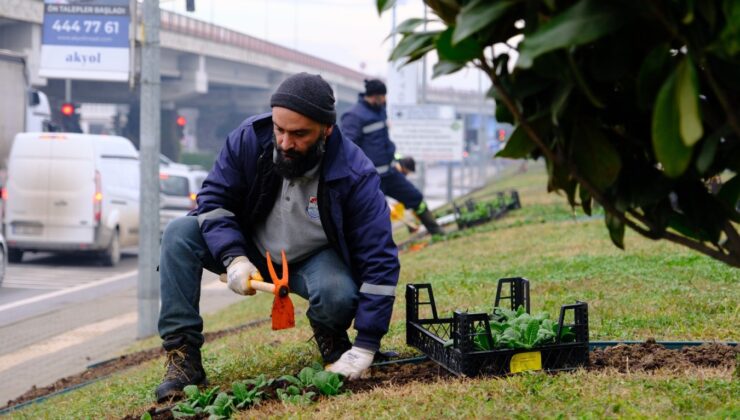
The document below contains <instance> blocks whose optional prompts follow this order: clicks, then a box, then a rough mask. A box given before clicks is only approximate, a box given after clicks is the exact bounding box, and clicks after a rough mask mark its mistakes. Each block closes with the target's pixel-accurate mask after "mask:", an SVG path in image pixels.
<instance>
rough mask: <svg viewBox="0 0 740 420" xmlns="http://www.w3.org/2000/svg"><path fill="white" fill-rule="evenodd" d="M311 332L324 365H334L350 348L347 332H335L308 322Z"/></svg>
mask: <svg viewBox="0 0 740 420" xmlns="http://www.w3.org/2000/svg"><path fill="white" fill-rule="evenodd" d="M309 323H310V324H311V329H312V330H313V338H314V339H315V340H316V344H317V345H318V346H319V353H321V357H322V358H323V359H324V363H334V362H336V361H337V360H339V358H340V357H342V354H344V352H345V351H347V350H349V349H351V348H352V343H351V342H350V341H349V336H348V335H347V331H340V332H335V331H331V330H329V329H328V328H325V327H324V326H322V325H319V324H318V323H316V322H314V321H311V320H309Z"/></svg>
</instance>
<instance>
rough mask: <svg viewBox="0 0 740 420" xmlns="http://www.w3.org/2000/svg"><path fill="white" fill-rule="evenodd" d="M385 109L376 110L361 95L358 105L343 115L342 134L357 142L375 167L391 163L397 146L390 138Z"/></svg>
mask: <svg viewBox="0 0 740 420" xmlns="http://www.w3.org/2000/svg"><path fill="white" fill-rule="evenodd" d="M387 120H388V116H387V115H386V113H385V108H375V107H373V106H371V105H370V104H369V103H367V101H366V100H365V97H364V96H363V95H362V94H360V97H359V100H358V101H357V103H356V104H355V105H354V106H352V108H350V110H349V111H347V112H345V113H344V115H342V133H343V134H344V137H346V138H348V139H350V140H352V141H353V142H355V143H356V144H357V145H358V146H360V148H361V149H362V151H363V152H365V154H366V155H367V157H369V158H370V160H372V161H373V164H374V165H375V166H384V165H388V164H390V163H391V161H392V160H393V158H394V155H395V153H396V145H395V144H393V142H392V141H391V138H390V137H389V136H388V121H387Z"/></svg>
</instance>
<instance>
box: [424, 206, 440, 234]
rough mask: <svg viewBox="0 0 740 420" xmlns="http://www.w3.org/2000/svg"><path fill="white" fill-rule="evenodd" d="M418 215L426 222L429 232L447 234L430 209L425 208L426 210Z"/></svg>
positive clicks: (425, 225)
mask: <svg viewBox="0 0 740 420" xmlns="http://www.w3.org/2000/svg"><path fill="white" fill-rule="evenodd" d="M417 216H418V217H419V220H421V223H423V224H424V227H425V228H427V232H429V234H430V235H444V234H445V231H444V230H442V228H441V227H440V226H439V225H438V224H437V219H435V218H434V215H433V214H432V212H431V211H429V209H424V211H423V212H422V213H421V214H417Z"/></svg>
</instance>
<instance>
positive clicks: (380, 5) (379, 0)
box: [375, 0, 396, 15]
mask: <svg viewBox="0 0 740 420" xmlns="http://www.w3.org/2000/svg"><path fill="white" fill-rule="evenodd" d="M395 3H396V1H395V0H376V1H375V7H376V8H377V9H378V15H382V14H383V12H385V11H386V10H388V9H390V8H392V7H393V5H394V4H395Z"/></svg>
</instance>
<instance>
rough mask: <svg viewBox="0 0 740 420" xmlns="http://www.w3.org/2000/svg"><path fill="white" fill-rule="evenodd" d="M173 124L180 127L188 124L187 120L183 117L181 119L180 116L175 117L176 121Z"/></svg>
mask: <svg viewBox="0 0 740 420" xmlns="http://www.w3.org/2000/svg"><path fill="white" fill-rule="evenodd" d="M175 122H176V123H177V125H179V126H180V127H185V124H187V123H188V120H186V119H185V117H183V116H182V115H180V116H179V117H177V120H176V121H175Z"/></svg>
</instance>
